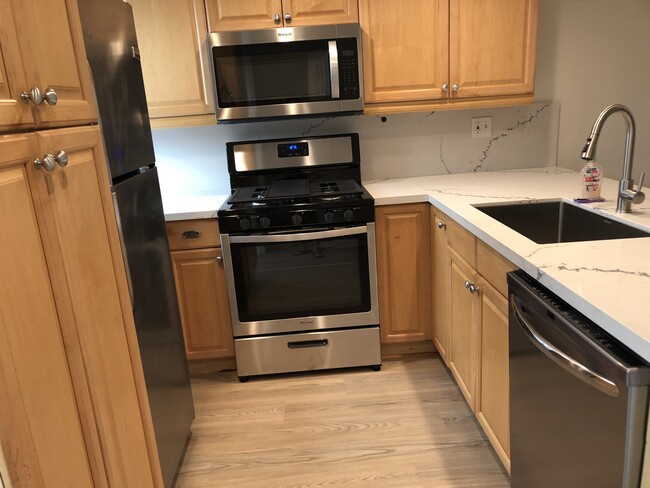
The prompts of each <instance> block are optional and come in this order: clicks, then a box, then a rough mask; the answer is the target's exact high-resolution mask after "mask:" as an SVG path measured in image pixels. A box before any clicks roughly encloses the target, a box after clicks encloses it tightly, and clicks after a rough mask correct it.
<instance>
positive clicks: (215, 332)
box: [167, 219, 234, 360]
mask: <svg viewBox="0 0 650 488" xmlns="http://www.w3.org/2000/svg"><path fill="white" fill-rule="evenodd" d="M167 231H168V235H169V245H170V248H171V250H172V253H171V255H172V264H173V266H174V278H175V280H176V293H177V296H178V304H179V309H180V314H181V323H182V325H183V335H184V338H185V352H186V354H187V359H188V360H196V359H219V358H230V357H233V356H234V343H233V337H232V326H231V322H230V306H229V304H228V289H227V287H226V276H225V273H224V267H223V255H222V253H221V247H220V243H219V227H218V224H217V221H216V220H214V219H205V220H194V221H177V222H168V223H167ZM184 235H185V236H186V237H185V238H184V237H183V236H184Z"/></svg>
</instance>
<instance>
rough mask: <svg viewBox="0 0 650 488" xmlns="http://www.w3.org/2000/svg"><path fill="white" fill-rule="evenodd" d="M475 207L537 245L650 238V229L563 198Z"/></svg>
mask: <svg viewBox="0 0 650 488" xmlns="http://www.w3.org/2000/svg"><path fill="white" fill-rule="evenodd" d="M474 207H475V208H477V209H478V210H480V211H481V212H483V213H486V214H487V215H489V216H490V217H492V218H493V219H495V220H498V221H499V222H501V223H502V224H504V225H507V226H508V227H510V228H511V229H512V230H514V231H516V232H518V233H520V234H522V235H523V236H525V237H527V238H528V239H530V240H532V241H534V242H536V243H537V244H551V243H558V242H580V241H601V240H607V239H627V238H632V237H650V232H647V231H644V230H641V229H638V228H636V227H633V226H631V225H627V224H624V223H622V222H619V221H617V220H613V219H610V218H607V217H604V216H602V215H600V214H597V213H595V212H592V211H590V210H586V209H585V208H583V207H580V206H577V205H572V204H570V203H567V202H565V201H562V200H554V201H546V202H534V203H531V202H518V203H496V204H481V205H474Z"/></svg>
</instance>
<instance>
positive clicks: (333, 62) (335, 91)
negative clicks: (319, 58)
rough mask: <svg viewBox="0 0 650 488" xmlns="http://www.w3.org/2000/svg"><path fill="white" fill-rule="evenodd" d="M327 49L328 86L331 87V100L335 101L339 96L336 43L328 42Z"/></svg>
mask: <svg viewBox="0 0 650 488" xmlns="http://www.w3.org/2000/svg"><path fill="white" fill-rule="evenodd" d="M327 48H328V51H329V57H330V85H331V87H332V98H333V99H337V98H339V97H340V96H341V92H340V90H339V50H338V47H337V45H336V41H328V42H327Z"/></svg>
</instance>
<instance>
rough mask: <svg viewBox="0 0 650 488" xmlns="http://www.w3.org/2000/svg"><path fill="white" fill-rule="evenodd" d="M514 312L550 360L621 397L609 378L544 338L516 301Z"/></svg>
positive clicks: (591, 383) (598, 387) (579, 377)
mask: <svg viewBox="0 0 650 488" xmlns="http://www.w3.org/2000/svg"><path fill="white" fill-rule="evenodd" d="M511 303H512V312H513V314H514V316H515V318H516V319H517V321H518V322H519V324H520V325H521V328H522V329H523V330H524V332H525V333H526V335H528V337H529V338H530V339H531V342H532V343H533V344H534V345H535V346H536V347H537V349H539V350H540V351H541V352H542V353H543V354H545V355H546V356H547V357H548V358H549V359H551V360H552V361H553V362H554V363H555V364H557V365H558V366H560V367H561V368H563V369H565V370H566V371H568V372H569V373H571V374H573V375H574V376H576V377H577V378H578V379H581V380H582V381H584V382H585V383H588V384H590V385H591V386H593V387H594V388H597V389H598V390H600V391H602V392H603V393H605V394H607V395H609V396H613V397H617V396H619V390H618V387H617V386H616V384H614V383H613V382H612V381H610V380H608V379H607V378H603V377H602V376H601V375H599V374H598V373H596V372H594V371H592V370H591V369H589V368H587V367H586V366H584V365H583V364H581V363H579V362H578V361H576V360H575V359H573V358H572V357H570V356H568V355H567V354H565V353H564V352H562V351H560V350H559V349H558V348H557V347H555V346H554V345H553V344H551V343H550V342H549V341H548V340H546V339H545V338H544V337H542V336H541V335H540V334H539V332H537V331H536V330H535V328H534V327H533V326H532V325H531V324H530V322H528V321H527V320H526V319H525V318H524V316H523V314H522V313H521V310H520V309H519V307H518V306H517V302H516V299H515V298H513V300H512V302H511Z"/></svg>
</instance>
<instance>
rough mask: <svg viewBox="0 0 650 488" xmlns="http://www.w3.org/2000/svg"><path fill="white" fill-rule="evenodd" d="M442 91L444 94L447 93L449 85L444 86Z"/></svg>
mask: <svg viewBox="0 0 650 488" xmlns="http://www.w3.org/2000/svg"><path fill="white" fill-rule="evenodd" d="M442 91H443V93H447V92H448V91H449V85H448V84H447V83H443V84H442Z"/></svg>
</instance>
